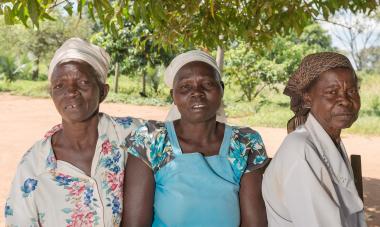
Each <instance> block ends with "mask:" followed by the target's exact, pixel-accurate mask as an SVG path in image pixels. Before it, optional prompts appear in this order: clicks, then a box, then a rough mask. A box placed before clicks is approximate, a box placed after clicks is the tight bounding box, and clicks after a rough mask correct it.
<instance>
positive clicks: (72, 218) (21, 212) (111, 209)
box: [5, 113, 141, 227]
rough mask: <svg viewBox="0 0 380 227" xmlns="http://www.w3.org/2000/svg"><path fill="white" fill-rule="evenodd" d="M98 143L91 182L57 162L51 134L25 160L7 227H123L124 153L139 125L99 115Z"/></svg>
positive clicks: (7, 209)
mask: <svg viewBox="0 0 380 227" xmlns="http://www.w3.org/2000/svg"><path fill="white" fill-rule="evenodd" d="M99 118H100V120H99V124H98V132H99V138H98V141H97V144H96V150H95V154H94V157H93V160H92V166H91V176H87V175H86V174H85V173H84V172H83V171H82V170H80V169H78V168H77V167H75V166H73V165H71V164H70V163H68V162H65V161H60V160H56V159H55V155H54V153H53V149H52V145H51V138H52V135H53V134H54V133H56V132H57V131H59V130H61V129H62V125H57V126H55V127H54V128H52V129H51V130H50V131H49V132H48V133H47V134H46V135H45V137H44V138H43V139H42V140H40V141H38V142H37V143H36V144H34V146H33V147H32V148H31V149H30V150H29V151H28V152H27V153H26V154H25V155H24V157H23V158H22V160H21V162H20V164H19V166H18V168H17V172H16V176H15V178H14V180H13V183H12V187H11V192H10V195H9V198H8V199H7V202H6V205H5V219H6V226H20V227H21V226H28V227H29V226H67V227H69V226H72V227H77V226H78V227H79V226H119V225H120V222H121V213H122V204H123V202H122V199H123V198H122V195H123V179H124V166H125V164H126V152H124V151H123V150H122V149H121V148H120V145H123V144H122V143H124V141H125V138H126V137H127V136H128V135H129V134H130V133H131V131H132V130H134V129H135V128H136V127H137V126H138V125H140V124H141V123H140V120H138V119H134V118H130V117H126V118H115V117H110V116H108V115H106V114H103V113H100V114H99Z"/></svg>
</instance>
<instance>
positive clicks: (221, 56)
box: [216, 46, 224, 77]
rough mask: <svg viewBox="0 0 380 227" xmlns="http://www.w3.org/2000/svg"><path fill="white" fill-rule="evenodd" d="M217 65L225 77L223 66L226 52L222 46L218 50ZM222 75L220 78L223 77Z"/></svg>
mask: <svg viewBox="0 0 380 227" xmlns="http://www.w3.org/2000/svg"><path fill="white" fill-rule="evenodd" d="M216 64H217V65H218V67H219V69H220V73H221V74H222V75H223V66H224V50H223V48H222V47H221V46H218V50H217V52H216ZM222 75H220V77H222Z"/></svg>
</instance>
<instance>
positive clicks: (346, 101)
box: [339, 91, 352, 106]
mask: <svg viewBox="0 0 380 227" xmlns="http://www.w3.org/2000/svg"><path fill="white" fill-rule="evenodd" d="M339 104H340V105H343V106H350V105H352V102H351V99H350V96H349V95H348V92H347V91H341V92H339Z"/></svg>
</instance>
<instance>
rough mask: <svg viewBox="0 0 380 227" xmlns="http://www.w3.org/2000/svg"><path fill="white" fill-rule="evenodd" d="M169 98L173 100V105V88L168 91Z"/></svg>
mask: <svg viewBox="0 0 380 227" xmlns="http://www.w3.org/2000/svg"><path fill="white" fill-rule="evenodd" d="M170 97H171V98H172V100H173V103H174V96H173V88H172V89H170ZM174 104H175V103H174Z"/></svg>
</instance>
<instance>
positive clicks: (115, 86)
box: [113, 62, 120, 93]
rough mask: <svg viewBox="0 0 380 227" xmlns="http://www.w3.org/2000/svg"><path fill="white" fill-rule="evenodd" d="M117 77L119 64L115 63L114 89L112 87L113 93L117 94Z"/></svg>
mask: <svg viewBox="0 0 380 227" xmlns="http://www.w3.org/2000/svg"><path fill="white" fill-rule="evenodd" d="M119 76H120V68H119V62H116V64H115V78H114V87H113V89H114V92H115V93H118V91H119Z"/></svg>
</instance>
